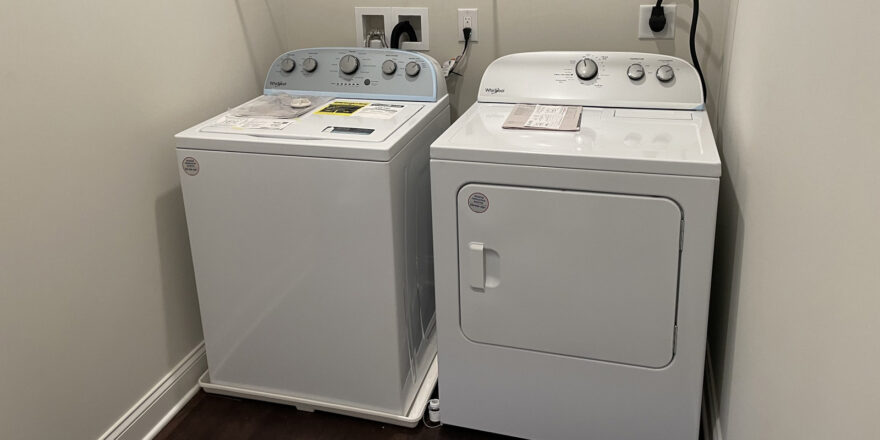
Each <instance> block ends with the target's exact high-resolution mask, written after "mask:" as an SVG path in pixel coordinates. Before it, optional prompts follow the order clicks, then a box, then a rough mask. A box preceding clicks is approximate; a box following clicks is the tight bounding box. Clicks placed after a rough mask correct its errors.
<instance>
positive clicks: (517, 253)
mask: <svg viewBox="0 0 880 440" xmlns="http://www.w3.org/2000/svg"><path fill="white" fill-rule="evenodd" d="M681 221H682V213H681V209H680V208H679V206H678V205H677V204H676V203H675V202H673V201H672V200H670V199H666V198H660V197H644V196H633V195H623V194H607V193H592V192H579V191H559V190H547V189H535V188H522V187H512V186H496V185H480V184H470V185H466V186H464V187H462V189H461V190H460V191H459V194H458V241H459V243H458V245H459V264H460V270H459V293H460V298H459V299H460V312H461V316H460V318H461V330H462V332H463V333H464V335H465V336H466V337H467V338H468V339H470V340H472V341H474V342H478V343H485V344H493V345H499V346H505V347H512V348H518V349H525V350H532V351H538V352H545V353H553V354H559V355H565V356H573V357H579V358H586V359H594V360H602V361H607V362H616V363H622V364H629V365H636V366H643V367H651V368H661V367H664V366H666V365H668V364H669V363H670V362H671V361H672V357H673V354H674V347H675V323H676V302H677V296H678V270H679V253H680V249H681V247H680V241H679V240H680V237H681V227H682V226H681V225H682V223H681Z"/></svg>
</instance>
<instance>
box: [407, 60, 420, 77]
mask: <svg viewBox="0 0 880 440" xmlns="http://www.w3.org/2000/svg"><path fill="white" fill-rule="evenodd" d="M421 71H422V66H420V65H419V63H417V62H415V61H410V62H408V63H406V76H418V75H419V72H421Z"/></svg>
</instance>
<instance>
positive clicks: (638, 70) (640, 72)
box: [626, 64, 645, 81]
mask: <svg viewBox="0 0 880 440" xmlns="http://www.w3.org/2000/svg"><path fill="white" fill-rule="evenodd" d="M626 76H628V77H629V79H631V80H633V81H638V80H640V79H642V78H644V77H645V68H644V67H642V65H641V64H633V65H631V66H629V69H626Z"/></svg>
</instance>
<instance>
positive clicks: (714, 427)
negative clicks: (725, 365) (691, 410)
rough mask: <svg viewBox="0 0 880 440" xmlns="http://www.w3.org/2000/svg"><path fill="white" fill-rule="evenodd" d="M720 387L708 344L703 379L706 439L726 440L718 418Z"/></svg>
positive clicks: (704, 432)
mask: <svg viewBox="0 0 880 440" xmlns="http://www.w3.org/2000/svg"><path fill="white" fill-rule="evenodd" d="M718 416H719V415H718V388H716V387H715V370H713V369H712V354H711V351H710V350H709V346H708V344H707V345H706V377H705V379H704V380H703V409H702V420H703V438H704V439H705V440H724V435H723V434H722V433H721V422H720V420H719V419H718Z"/></svg>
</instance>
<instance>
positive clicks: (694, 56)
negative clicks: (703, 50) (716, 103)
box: [657, 0, 706, 102]
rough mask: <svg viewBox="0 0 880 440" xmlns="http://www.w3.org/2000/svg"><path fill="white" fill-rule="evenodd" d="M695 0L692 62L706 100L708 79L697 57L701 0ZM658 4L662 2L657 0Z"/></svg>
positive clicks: (692, 20)
mask: <svg viewBox="0 0 880 440" xmlns="http://www.w3.org/2000/svg"><path fill="white" fill-rule="evenodd" d="M693 1H694V15H693V16H692V17H691V35H690V45H691V62H692V63H694V68H695V69H697V73H698V74H699V75H700V86H702V87H703V102H706V79H705V78H703V69H701V68H700V60H698V59H697V45H696V42H695V40H696V38H697V19H698V18H699V16H700V0H693ZM657 3H658V4H659V3H660V2H657Z"/></svg>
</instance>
